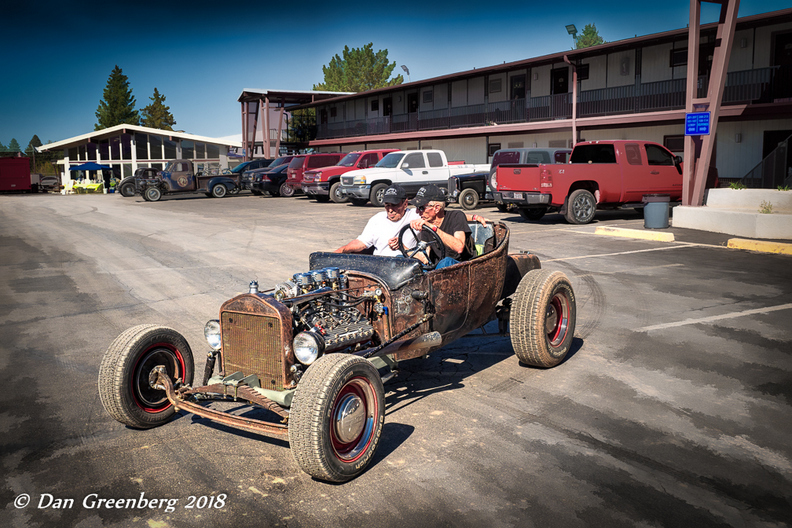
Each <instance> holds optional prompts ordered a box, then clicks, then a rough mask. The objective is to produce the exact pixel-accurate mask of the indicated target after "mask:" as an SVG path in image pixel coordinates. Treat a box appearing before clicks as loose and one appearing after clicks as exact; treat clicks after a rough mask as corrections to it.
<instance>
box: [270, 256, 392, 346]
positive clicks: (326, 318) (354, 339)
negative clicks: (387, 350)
mask: <svg viewBox="0 0 792 528" xmlns="http://www.w3.org/2000/svg"><path fill="white" fill-rule="evenodd" d="M348 285H349V281H348V279H347V277H346V276H345V275H344V274H343V273H341V272H340V270H339V269H338V268H324V269H320V270H311V271H309V272H307V273H295V274H294V276H293V277H292V280H288V281H285V282H282V283H280V284H278V285H277V286H276V287H275V292H274V293H273V296H274V297H275V298H276V299H277V300H279V301H280V302H282V303H284V304H285V305H287V306H290V308H291V311H292V315H293V317H294V332H295V334H297V333H298V332H300V331H307V332H312V333H313V334H316V335H320V336H321V337H322V338H323V340H324V351H325V352H333V351H337V350H342V349H344V348H347V347H349V346H352V345H355V344H357V343H362V342H365V341H368V340H370V339H371V338H372V336H373V335H374V327H373V326H372V325H371V324H370V322H369V321H368V320H367V318H366V315H364V313H363V312H362V311H361V310H360V309H358V307H360V306H361V305H363V304H364V303H366V302H367V301H368V302H369V303H374V304H375V305H376V304H379V303H378V299H377V297H376V292H375V293H374V294H370V293H365V294H364V295H362V296H360V297H355V296H352V295H350V294H349V293H348V292H347V291H346V289H347V288H348ZM368 307H369V308H370V304H368Z"/></svg>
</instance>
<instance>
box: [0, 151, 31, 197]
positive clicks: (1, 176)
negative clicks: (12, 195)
mask: <svg viewBox="0 0 792 528" xmlns="http://www.w3.org/2000/svg"><path fill="white" fill-rule="evenodd" d="M0 191H30V160H29V159H28V158H0Z"/></svg>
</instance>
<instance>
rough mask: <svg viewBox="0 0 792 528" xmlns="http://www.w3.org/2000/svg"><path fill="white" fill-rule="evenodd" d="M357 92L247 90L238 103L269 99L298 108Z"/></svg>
mask: <svg viewBox="0 0 792 528" xmlns="http://www.w3.org/2000/svg"><path fill="white" fill-rule="evenodd" d="M354 93H355V92H324V91H314V90H259V89H255V88H245V89H243V90H242V93H241V94H240V95H239V98H238V99H237V101H239V102H240V103H253V102H259V101H262V100H264V99H265V98H266V99H269V100H270V102H271V103H274V104H280V105H282V106H296V105H304V104H310V103H315V102H318V101H323V100H325V99H333V98H335V97H343V96H345V95H354Z"/></svg>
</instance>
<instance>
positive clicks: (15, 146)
mask: <svg viewBox="0 0 792 528" xmlns="http://www.w3.org/2000/svg"><path fill="white" fill-rule="evenodd" d="M6 152H13V153H16V152H22V147H20V146H19V142H18V141H17V140H16V138H11V143H9V144H8V148H6Z"/></svg>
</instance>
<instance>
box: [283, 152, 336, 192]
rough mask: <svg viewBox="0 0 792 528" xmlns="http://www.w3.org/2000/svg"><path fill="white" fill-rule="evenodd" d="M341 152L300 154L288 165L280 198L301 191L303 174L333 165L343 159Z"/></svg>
mask: <svg viewBox="0 0 792 528" xmlns="http://www.w3.org/2000/svg"><path fill="white" fill-rule="evenodd" d="M344 155H345V154H344V153H343V152H332V153H329V152H328V153H318V154H300V155H298V156H295V157H294V158H293V159H292V160H291V162H290V163H289V168H288V170H287V171H286V173H287V178H286V180H287V183H288V185H285V186H284V187H283V188H282V189H281V192H280V195H281V196H293V195H294V193H295V192H297V191H302V181H303V174H304V173H305V171H308V170H311V169H318V168H319V167H328V166H330V165H335V164H336V163H338V162H339V161H341V158H343V157H344Z"/></svg>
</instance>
